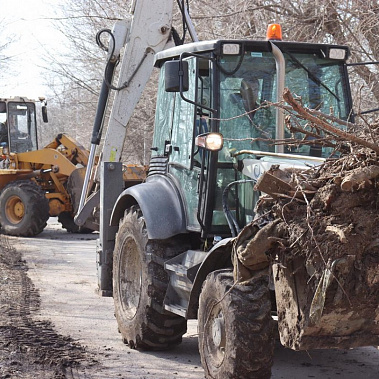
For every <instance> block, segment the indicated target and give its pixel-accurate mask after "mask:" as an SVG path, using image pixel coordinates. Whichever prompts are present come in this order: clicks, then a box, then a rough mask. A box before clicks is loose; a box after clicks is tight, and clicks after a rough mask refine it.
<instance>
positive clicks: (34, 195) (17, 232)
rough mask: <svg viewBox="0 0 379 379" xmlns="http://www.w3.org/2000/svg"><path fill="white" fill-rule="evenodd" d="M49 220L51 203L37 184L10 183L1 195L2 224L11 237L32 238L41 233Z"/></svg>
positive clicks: (0, 221)
mask: <svg viewBox="0 0 379 379" xmlns="http://www.w3.org/2000/svg"><path fill="white" fill-rule="evenodd" d="M48 219H49V201H48V199H47V198H46V196H45V193H44V192H43V190H42V189H41V187H39V186H38V185H37V184H36V183H34V182H32V181H28V180H22V181H16V182H12V183H9V184H8V185H6V186H5V187H4V189H3V190H2V192H1V194H0V224H1V228H2V231H3V232H4V233H5V234H8V235H11V236H22V237H32V236H36V235H37V234H39V233H41V232H42V231H43V229H44V228H45V226H46V222H47V220H48Z"/></svg>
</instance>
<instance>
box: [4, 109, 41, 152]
mask: <svg viewBox="0 0 379 379" xmlns="http://www.w3.org/2000/svg"><path fill="white" fill-rule="evenodd" d="M8 124H9V135H10V139H11V140H10V147H11V151H14V152H17V153H23V152H26V151H31V150H36V149H37V130H36V112H35V104H34V103H24V102H23V103H16V102H10V103H9V104H8Z"/></svg>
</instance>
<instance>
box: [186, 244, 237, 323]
mask: <svg viewBox="0 0 379 379" xmlns="http://www.w3.org/2000/svg"><path fill="white" fill-rule="evenodd" d="M233 241H234V238H225V239H223V240H222V241H220V242H219V243H218V244H217V245H215V246H214V247H213V248H212V249H211V250H210V251H209V253H208V255H207V257H206V258H205V259H204V261H203V262H202V264H201V266H200V267H199V270H198V271H197V273H196V276H195V279H194V281H193V286H192V290H191V295H190V299H189V303H188V309H187V316H186V317H187V319H197V310H198V308H199V296H200V292H201V288H202V286H203V283H204V281H205V279H206V277H207V275H208V274H209V273H211V272H213V271H215V270H220V269H223V268H231V269H232V268H233V264H232V258H231V252H232V247H233Z"/></svg>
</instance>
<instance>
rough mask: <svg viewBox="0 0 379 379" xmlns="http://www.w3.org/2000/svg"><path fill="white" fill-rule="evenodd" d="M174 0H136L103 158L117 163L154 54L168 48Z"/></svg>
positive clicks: (150, 69) (150, 70) (147, 78)
mask: <svg viewBox="0 0 379 379" xmlns="http://www.w3.org/2000/svg"><path fill="white" fill-rule="evenodd" d="M172 8H173V2H172V0H165V1H159V2H158V1H152V0H137V1H135V2H134V4H133V5H132V22H131V26H130V32H129V35H128V36H127V39H126V46H125V50H124V55H123V58H122V59H121V68H120V76H119V80H118V88H122V89H120V90H118V91H117V92H116V95H115V99H114V102H113V106H112V111H111V115H110V120H109V124H108V128H107V131H106V136H105V140H104V147H103V158H102V159H103V161H105V162H118V161H119V160H120V157H121V152H122V147H123V145H124V141H125V135H126V126H127V124H128V122H129V120H130V117H131V115H132V114H133V111H134V109H135V107H136V105H137V103H138V101H139V99H140V97H141V95H142V92H143V90H144V88H145V87H146V84H147V82H148V80H149V78H150V76H151V73H152V70H153V66H154V55H155V53H157V52H158V51H161V50H163V49H164V48H165V46H166V44H167V42H168V40H169V37H170V33H171V23H172Z"/></svg>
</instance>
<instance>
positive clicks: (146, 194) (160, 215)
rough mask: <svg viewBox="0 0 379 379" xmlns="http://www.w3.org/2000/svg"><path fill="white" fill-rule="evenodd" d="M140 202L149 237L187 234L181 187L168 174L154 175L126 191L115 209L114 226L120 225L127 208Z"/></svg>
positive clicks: (113, 214)
mask: <svg viewBox="0 0 379 379" xmlns="http://www.w3.org/2000/svg"><path fill="white" fill-rule="evenodd" d="M135 204H138V205H139V206H140V208H141V210H142V214H143V217H144V219H145V222H146V229H147V234H148V237H149V239H166V238H170V237H172V236H174V235H177V234H181V233H186V232H187V230H186V217H185V211H184V206H183V201H182V199H181V197H180V194H179V191H178V189H177V188H176V187H175V185H174V184H173V183H172V181H171V180H169V179H168V178H167V177H165V176H161V175H153V176H151V177H149V178H147V180H146V182H145V183H141V184H137V185H135V186H132V187H129V188H127V189H126V190H124V191H123V192H122V193H121V194H120V196H119V197H118V199H117V201H116V204H115V206H114V208H113V211H112V216H111V225H112V226H118V223H119V221H120V219H121V218H122V217H123V216H124V212H125V209H127V208H129V207H131V206H132V205H135Z"/></svg>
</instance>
